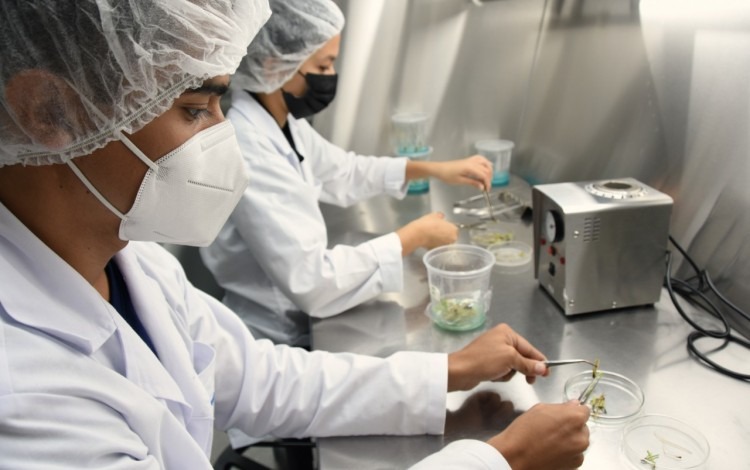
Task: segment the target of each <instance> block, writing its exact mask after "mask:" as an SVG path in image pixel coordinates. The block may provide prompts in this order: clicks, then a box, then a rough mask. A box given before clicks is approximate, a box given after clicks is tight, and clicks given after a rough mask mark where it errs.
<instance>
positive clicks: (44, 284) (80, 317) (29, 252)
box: [0, 203, 192, 417]
mask: <svg viewBox="0 0 750 470" xmlns="http://www.w3.org/2000/svg"><path fill="white" fill-rule="evenodd" d="M115 259H116V261H117V263H118V266H119V267H120V269H121V270H122V272H123V275H124V276H125V279H126V282H129V284H128V289H129V290H130V292H131V296H132V297H133V299H134V306H135V307H136V309H137V311H145V310H143V309H148V310H159V313H158V314H157V315H150V314H149V315H142V316H141V319H142V320H143V319H146V318H148V320H147V321H145V322H144V324H146V327H147V329H148V331H149V333H150V334H152V335H153V336H152V339H153V340H154V342H155V343H161V344H176V343H162V341H161V337H163V336H165V335H167V334H168V333H165V332H164V331H171V330H172V329H170V328H168V327H166V326H163V327H161V326H156V328H158V329H155V325H152V324H151V323H153V322H152V320H151V318H152V317H158V318H159V320H158V321H161V322H163V321H169V318H170V316H169V314H168V312H164V311H163V310H164V309H165V308H168V306H167V304H166V301H164V302H160V301H159V300H160V299H163V295H159V293H154V292H153V286H149V285H147V287H146V289H141V287H142V284H144V282H143V281H142V279H143V278H144V276H143V274H142V273H141V274H140V276H139V275H138V274H139V273H138V272H137V260H136V256H135V254H134V253H133V250H132V249H131V247H130V246H128V247H126V248H125V249H123V250H122V251H121V252H120V253H118V254H117V255H116V257H115ZM133 279H137V280H138V281H140V282H136V281H133ZM148 281H151V282H152V283H154V281H152V280H150V279H149V280H148ZM0 286H4V287H5V288H3V289H0V303H2V306H3V308H4V310H5V311H6V312H7V313H8V315H9V316H10V317H11V318H13V319H14V320H15V321H17V322H19V323H21V324H24V325H26V326H28V327H30V328H34V329H37V330H39V331H43V332H45V333H47V334H49V335H50V336H53V337H55V338H59V339H60V340H62V341H64V342H66V343H68V344H70V345H71V346H73V347H75V348H76V349H78V350H80V351H81V352H83V353H85V354H87V355H92V354H93V353H94V352H95V351H98V350H99V349H100V348H101V347H102V345H103V344H104V343H105V342H106V341H107V340H108V339H109V338H110V337H111V336H112V335H113V334H114V333H115V332H116V331H118V330H119V331H120V341H121V342H122V343H123V347H122V355H123V357H124V360H125V364H124V366H125V374H126V376H127V377H128V379H129V380H131V381H132V382H134V383H136V384H138V385H139V386H140V387H141V388H143V389H144V390H145V391H146V392H148V393H149V394H151V395H152V396H155V397H158V398H163V399H166V400H170V401H173V402H175V403H178V404H180V405H182V406H183V410H184V412H185V415H186V417H189V416H190V414H191V412H192V410H191V407H190V406H189V405H188V404H187V401H186V400H185V397H184V396H183V394H182V393H181V392H180V389H179V387H178V386H177V384H176V383H175V381H174V380H172V378H171V377H170V376H169V375H168V374H167V373H166V371H165V367H167V368H170V367H168V366H169V365H174V363H175V360H174V359H172V357H173V356H174V355H176V354H177V353H175V352H171V351H166V350H164V351H159V352H160V354H162V353H163V354H164V359H166V361H167V363H169V364H164V365H162V364H160V361H159V359H157V358H156V357H155V356H154V355H153V354H152V353H151V351H150V350H149V349H148V346H146V345H145V343H143V342H142V341H140V340H139V338H138V337H137V334H136V333H135V332H134V331H132V329H130V328H129V327H128V326H127V323H126V322H125V320H124V319H123V318H122V317H121V316H120V315H119V314H118V313H117V311H116V310H115V309H114V307H112V306H111V305H110V304H109V303H108V302H107V301H106V300H104V299H103V298H102V297H101V295H100V294H99V293H98V292H97V291H96V289H94V288H93V286H91V284H89V283H88V282H87V281H86V280H85V279H84V278H83V277H82V276H81V275H80V274H79V273H78V272H77V271H76V270H75V269H73V268H72V267H71V266H70V265H69V264H67V263H66V262H65V261H64V260H63V259H62V258H60V257H59V256H58V255H57V254H56V253H55V252H54V251H52V250H51V249H50V248H49V247H48V246H47V245H45V244H44V243H43V242H42V241H41V240H39V238H37V237H36V235H34V233H32V232H31V231H30V230H29V229H28V228H26V226H24V225H23V223H21V221H20V220H18V219H17V218H16V217H15V216H14V215H13V214H12V213H11V212H10V211H9V210H8V209H7V208H6V207H5V206H4V205H2V204H1V203H0ZM133 286H137V287H136V288H134V287H133ZM148 296H151V297H150V299H151V303H150V305H148V306H146V304H147V303H146V301H145V298H149V297H148ZM149 313H150V312H149ZM162 330H164V331H162ZM162 349H165V348H162ZM183 349H184V348H183ZM170 369H171V370H173V371H174V370H179V369H180V367H179V366H176V367H171V368H170ZM188 370H192V369H191V368H190V369H188Z"/></svg>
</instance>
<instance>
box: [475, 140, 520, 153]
mask: <svg viewBox="0 0 750 470" xmlns="http://www.w3.org/2000/svg"><path fill="white" fill-rule="evenodd" d="M513 145H514V144H513V142H512V141H510V140H501V139H483V140H477V141H476V142H474V147H475V148H476V149H477V150H487V151H490V152H500V151H502V150H510V149H512V148H513Z"/></svg>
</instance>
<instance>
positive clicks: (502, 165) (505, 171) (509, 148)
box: [474, 139, 513, 186]
mask: <svg viewBox="0 0 750 470" xmlns="http://www.w3.org/2000/svg"><path fill="white" fill-rule="evenodd" d="M474 148H475V149H476V151H477V153H478V154H479V155H482V156H484V157H485V158H487V159H488V160H489V161H491V162H492V186H505V185H506V184H508V183H509V182H510V157H511V154H512V153H513V142H511V141H510V140H500V139H485V140H478V141H476V142H475V143H474Z"/></svg>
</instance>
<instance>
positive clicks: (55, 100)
mask: <svg viewBox="0 0 750 470" xmlns="http://www.w3.org/2000/svg"><path fill="white" fill-rule="evenodd" d="M5 100H6V102H7V103H8V105H9V106H10V109H11V112H12V113H13V115H14V117H15V119H16V122H17V124H18V126H19V127H20V128H21V129H22V130H23V131H24V133H26V135H28V136H29V137H31V139H32V140H33V141H34V142H35V143H38V144H40V145H43V146H44V147H46V148H48V149H50V150H60V149H63V148H65V147H67V146H68V145H70V144H71V143H72V142H73V140H74V134H73V133H74V132H75V129H77V128H78V127H80V125H78V123H80V119H79V114H80V112H81V110H82V108H83V107H82V103H81V100H80V98H79V97H78V95H77V93H76V92H75V90H73V88H71V87H70V85H68V84H67V83H66V82H65V80H63V79H62V78H60V77H59V76H58V75H56V74H54V73H52V72H49V71H47V70H42V69H25V70H22V71H21V72H19V73H17V74H15V75H13V76H12V77H11V78H10V79H9V80H8V81H7V82H6V83H5Z"/></svg>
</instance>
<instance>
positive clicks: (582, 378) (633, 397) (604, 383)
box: [564, 370, 645, 425]
mask: <svg viewBox="0 0 750 470" xmlns="http://www.w3.org/2000/svg"><path fill="white" fill-rule="evenodd" d="M599 372H601V374H602V377H601V379H600V380H599V383H598V384H597V385H596V388H594V391H593V392H592V393H591V395H590V397H589V402H588V403H587V404H590V402H591V400H592V399H596V398H599V397H601V396H602V395H603V396H604V403H603V405H604V408H605V411H603V412H598V413H597V412H594V411H593V410H592V413H591V417H590V418H589V419H590V420H591V421H593V422H594V423H597V424H610V425H619V424H624V423H627V422H628V421H630V420H631V419H633V418H635V416H637V415H638V413H640V412H641V409H642V408H643V402H644V401H645V396H644V395H643V390H641V387H639V386H638V384H636V383H635V382H633V381H632V380H630V379H629V378H627V377H625V376H624V375H620V374H616V373H614V372H609V371H605V370H601V371H599ZM592 380H593V379H592V377H591V370H587V371H584V372H581V373H580V374H576V375H574V376H572V377H570V378H569V379H568V380H567V381H566V382H565V389H564V398H565V401H569V400H573V399H576V400H577V399H578V398H579V397H580V395H581V393H582V392H583V391H584V390H585V389H586V387H588V386H589V384H590V383H591V381H592Z"/></svg>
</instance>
